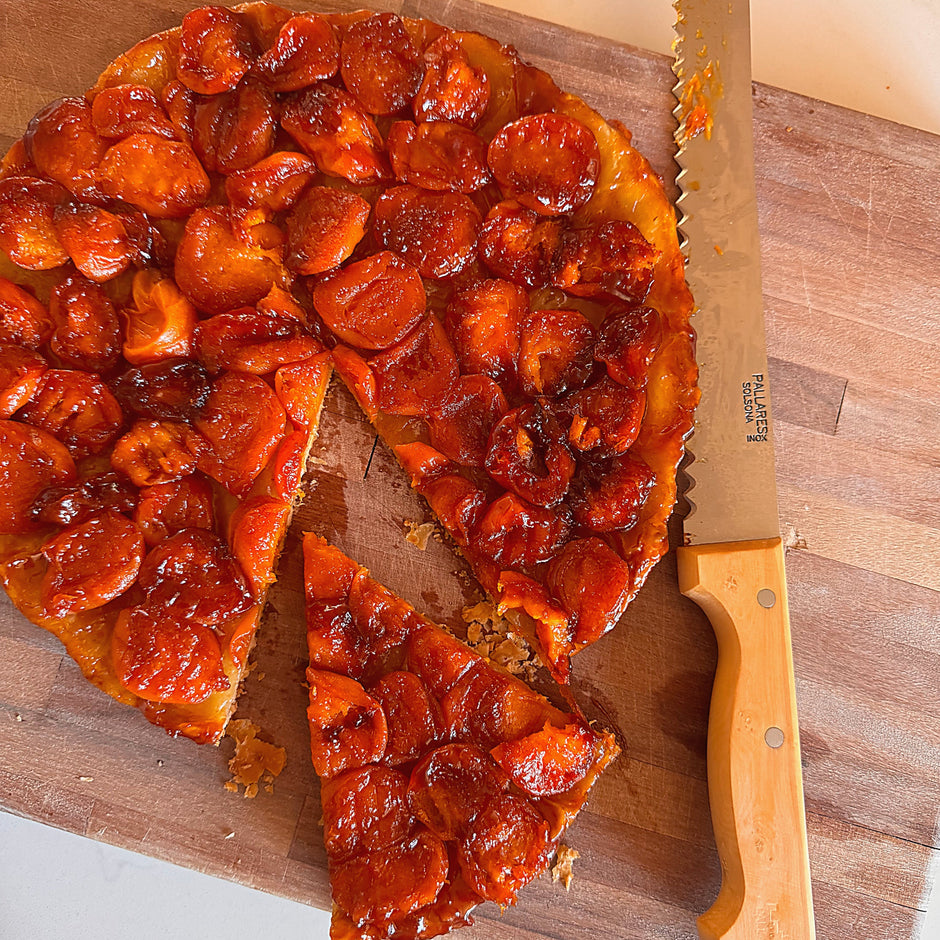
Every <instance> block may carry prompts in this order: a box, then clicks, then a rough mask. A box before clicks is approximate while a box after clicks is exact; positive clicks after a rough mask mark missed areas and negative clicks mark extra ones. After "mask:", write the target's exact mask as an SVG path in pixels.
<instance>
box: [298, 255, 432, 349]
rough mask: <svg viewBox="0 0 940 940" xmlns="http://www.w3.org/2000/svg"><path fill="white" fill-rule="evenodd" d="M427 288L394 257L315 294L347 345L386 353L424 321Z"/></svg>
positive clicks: (352, 268) (346, 271) (359, 267)
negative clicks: (419, 322)
mask: <svg viewBox="0 0 940 940" xmlns="http://www.w3.org/2000/svg"><path fill="white" fill-rule="evenodd" d="M425 302H426V298H425V293H424V284H423V283H422V281H421V276H420V275H419V274H418V272H417V270H416V269H415V268H414V267H413V266H412V265H410V264H408V263H407V262H406V261H403V260H402V259H401V258H400V257H398V256H397V255H394V254H392V253H391V252H389V251H381V252H379V253H378V254H375V255H370V256H369V257H367V258H363V259H362V260H361V261H354V262H353V263H352V264H348V265H346V267H344V268H341V269H340V270H338V271H336V272H334V273H333V274H330V275H328V276H327V277H325V278H324V279H323V280H322V281H320V282H319V283H318V284H317V286H316V287H315V288H314V290H313V305H314V307H315V308H316V311H317V313H319V314H320V316H321V317H322V318H323V322H324V323H326V325H327V326H328V327H329V328H330V329H331V330H332V331H333V332H334V333H335V334H336V335H337V336H338V337H339V338H340V339H341V340H343V342H346V343H350V344H351V345H353V346H358V347H359V348H360V349H387V348H388V347H389V346H393V345H394V344H395V343H397V342H399V341H400V340H402V339H403V338H404V337H405V336H406V334H407V333H408V332H409V330H411V329H412V328H413V327H414V326H415V325H416V324H417V323H418V321H419V320H420V319H421V317H422V316H423V315H424V309H425Z"/></svg>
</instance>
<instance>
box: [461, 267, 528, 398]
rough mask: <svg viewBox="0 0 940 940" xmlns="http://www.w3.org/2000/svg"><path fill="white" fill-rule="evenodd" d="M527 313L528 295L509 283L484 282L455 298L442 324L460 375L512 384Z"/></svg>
mask: <svg viewBox="0 0 940 940" xmlns="http://www.w3.org/2000/svg"><path fill="white" fill-rule="evenodd" d="M528 312H529V298H528V295H527V294H526V292H525V291H524V290H522V289H521V288H519V287H516V286H515V285H514V284H510V283H509V282H508V281H498V280H489V281H484V282H483V283H482V284H480V285H479V286H478V287H473V288H470V289H469V290H465V291H461V292H460V293H458V294H455V295H454V298H453V300H451V302H450V304H449V305H448V307H447V313H446V314H445V317H444V324H445V326H446V327H447V334H448V336H450V338H451V341H452V342H453V344H454V351H455V352H456V353H457V359H458V360H459V361H460V370H461V372H464V373H470V374H481V375H488V376H489V377H490V378H491V379H493V380H495V381H497V382H503V383H506V382H508V383H510V384H511V383H513V382H514V381H515V377H516V364H517V360H518V357H519V341H520V332H521V328H522V322H523V320H525V318H526V316H527V315H528Z"/></svg>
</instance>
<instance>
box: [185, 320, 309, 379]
mask: <svg viewBox="0 0 940 940" xmlns="http://www.w3.org/2000/svg"><path fill="white" fill-rule="evenodd" d="M194 345H195V351H196V357H197V358H198V359H199V361H200V362H201V363H202V364H203V365H204V366H205V367H206V369H208V370H209V372H211V373H213V374H215V373H218V372H221V371H222V370H224V369H228V370H230V371H234V372H250V373H252V374H254V375H264V374H265V373H268V372H273V371H274V370H275V369H276V368H277V367H278V366H279V365H280V364H281V363H282V362H295V361H297V360H300V359H307V358H308V357H310V356H313V355H315V354H316V353H318V352H322V351H323V346H321V345H320V343H319V342H317V340H315V339H314V338H313V337H312V336H310V335H309V334H308V333H307V332H306V331H305V330H304V328H303V325H302V324H300V323H298V322H297V321H296V320H292V319H287V318H285V317H277V316H270V315H269V314H266V313H261V312H259V311H258V310H256V309H255V308H254V307H242V308H241V309H240V310H232V311H231V312H230V313H217V314H216V315H215V316H214V317H210V318H209V319H208V320H203V321H202V322H201V323H200V324H199V326H198V327H197V328H196V334H195V343H194Z"/></svg>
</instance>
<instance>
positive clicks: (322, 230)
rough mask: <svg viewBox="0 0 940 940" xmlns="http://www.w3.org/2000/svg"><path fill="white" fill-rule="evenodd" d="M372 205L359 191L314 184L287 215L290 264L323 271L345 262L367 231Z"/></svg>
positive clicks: (298, 271) (306, 270)
mask: <svg viewBox="0 0 940 940" xmlns="http://www.w3.org/2000/svg"><path fill="white" fill-rule="evenodd" d="M371 211H372V207H371V206H370V205H369V203H368V202H367V201H366V200H365V199H363V198H362V196H360V195H358V194H357V193H350V192H346V191H344V190H341V189H334V188H332V187H329V186H311V187H310V188H309V189H307V190H306V191H305V192H304V193H303V195H302V196H301V197H300V199H298V200H297V202H296V203H295V204H294V207H293V208H292V209H291V211H290V214H289V215H288V216H287V220H286V226H287V258H286V259H285V263H286V265H287V267H288V268H289V269H290V270H291V271H293V272H294V273H295V274H322V273H323V272H324V271H330V270H332V269H333V268H335V267H337V265H339V264H341V263H342V262H343V261H345V260H346V259H347V258H349V256H350V255H351V254H352V253H353V250H354V249H355V247H356V245H358V244H359V242H360V241H361V240H362V237H363V236H364V235H365V233H366V220H367V219H368V218H369V213H370V212H371Z"/></svg>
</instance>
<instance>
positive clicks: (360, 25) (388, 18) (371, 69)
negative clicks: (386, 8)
mask: <svg viewBox="0 0 940 940" xmlns="http://www.w3.org/2000/svg"><path fill="white" fill-rule="evenodd" d="M339 68H340V73H341V75H342V76H343V83H344V84H345V86H346V87H347V88H348V89H349V90H350V91H351V92H352V93H353V94H354V95H355V96H356V97H357V98H358V99H359V101H361V102H362V105H363V106H364V107H365V109H366V110H367V111H370V112H371V113H372V114H393V113H394V112H395V111H400V110H401V109H402V108H404V107H405V105H407V104H409V103H410V101H411V99H412V98H413V97H414V94H415V92H416V91H417V90H418V86H419V84H420V83H421V78H422V76H423V74H424V67H423V62H422V61H421V54H420V53H419V52H418V50H417V49H416V48H415V46H414V44H413V43H412V41H411V37H410V36H409V35H408V33H407V31H406V30H405V27H404V24H403V23H402V21H401V18H400V17H398V16H396V15H395V14H394V13H376V14H375V15H373V16H370V17H368V19H363V20H359V21H358V22H356V23H353V24H352V26H350V27H349V28H348V29H347V30H346V32H345V33H344V35H343V41H342V45H341V47H340V66H339Z"/></svg>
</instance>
